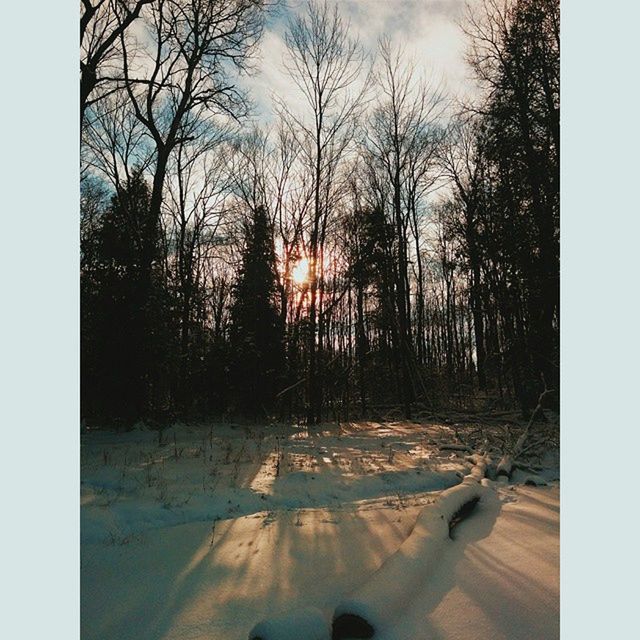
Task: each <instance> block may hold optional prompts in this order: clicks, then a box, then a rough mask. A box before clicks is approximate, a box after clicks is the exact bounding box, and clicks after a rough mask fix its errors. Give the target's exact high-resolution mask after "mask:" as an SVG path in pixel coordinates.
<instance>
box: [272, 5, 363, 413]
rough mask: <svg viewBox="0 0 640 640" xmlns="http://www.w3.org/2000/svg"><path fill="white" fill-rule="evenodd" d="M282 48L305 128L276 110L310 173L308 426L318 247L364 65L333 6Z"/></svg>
mask: <svg viewBox="0 0 640 640" xmlns="http://www.w3.org/2000/svg"><path fill="white" fill-rule="evenodd" d="M285 42H286V45H287V50H288V59H287V65H286V68H287V71H288V72H289V74H290V76H291V78H292V79H293V81H294V82H295V84H296V86H297V87H298V89H299V90H300V92H301V94H302V96H303V99H304V101H305V103H306V106H307V107H308V108H309V112H310V114H311V118H310V120H311V122H309V121H308V119H305V118H304V117H301V116H300V115H298V114H294V113H292V111H291V109H290V108H289V107H288V106H287V105H285V104H284V103H283V102H282V101H280V103H279V104H280V108H281V111H282V112H283V114H284V116H285V122H287V123H288V124H289V126H290V128H291V130H292V132H294V133H295V135H296V137H297V138H298V140H299V143H300V146H301V149H302V151H303V153H304V154H305V157H306V160H307V163H308V167H309V169H310V171H311V178H312V184H313V206H312V212H311V220H310V229H309V242H308V248H309V311H308V313H309V341H308V351H309V354H308V355H309V374H308V396H309V398H308V399H309V403H308V415H307V418H308V421H309V423H311V424H314V423H317V422H318V421H319V420H320V419H321V413H322V386H321V380H320V378H319V372H318V331H319V332H320V335H321V333H322V326H321V321H322V315H321V314H320V313H319V309H321V307H322V300H323V293H324V282H323V278H322V269H323V246H324V239H325V237H326V232H327V222H328V218H329V216H330V214H331V208H332V205H333V204H334V201H335V195H336V192H335V185H336V177H337V175H336V174H337V171H338V168H339V164H340V161H341V160H342V158H343V157H344V154H345V151H346V149H347V147H348V145H349V142H350V141H351V139H352V136H353V132H354V128H355V116H356V114H357V112H358V111H359V110H360V109H361V108H362V106H363V96H364V86H365V85H366V82H365V83H364V84H363V88H361V89H359V90H356V91H354V90H353V89H354V87H355V83H356V81H357V80H358V79H361V78H359V77H360V74H361V71H362V69H363V65H364V55H363V53H362V51H361V48H360V45H359V43H358V42H357V40H355V39H353V38H351V37H350V36H349V25H348V24H347V23H346V22H345V21H344V20H343V19H342V18H341V16H340V14H339V13H338V8H337V6H335V5H334V6H333V7H330V5H329V4H328V3H327V2H324V3H318V2H310V3H309V4H308V5H307V8H306V12H305V13H304V14H303V15H298V16H296V17H295V18H294V19H293V20H292V22H291V23H290V25H289V29H288V32H287V34H286V38H285Z"/></svg>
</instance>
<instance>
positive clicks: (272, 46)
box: [244, 0, 474, 122]
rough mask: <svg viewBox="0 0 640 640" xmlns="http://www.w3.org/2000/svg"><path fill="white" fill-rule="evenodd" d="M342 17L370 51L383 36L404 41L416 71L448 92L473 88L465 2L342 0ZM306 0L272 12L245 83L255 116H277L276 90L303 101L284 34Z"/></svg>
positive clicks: (284, 1) (292, 101) (287, 0)
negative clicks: (287, 65) (288, 66)
mask: <svg viewBox="0 0 640 640" xmlns="http://www.w3.org/2000/svg"><path fill="white" fill-rule="evenodd" d="M336 3H337V5H338V10H339V11H340V13H341V15H342V16H343V17H344V18H345V19H347V20H349V22H350V27H351V31H352V33H353V35H354V36H356V37H357V38H358V39H359V40H360V42H361V44H362V46H363V48H364V49H365V51H366V52H367V53H369V54H371V55H373V54H374V53H375V50H376V48H377V43H378V39H379V38H380V37H381V36H385V35H386V36H387V37H389V38H390V40H391V43H392V44H394V45H395V44H400V45H402V46H403V47H404V48H405V52H406V55H407V56H408V57H411V58H413V60H414V62H415V65H416V70H417V72H418V73H420V74H424V76H425V77H426V78H427V79H428V80H430V81H431V82H432V83H434V84H438V83H442V86H443V88H444V89H445V90H446V92H447V93H448V94H449V95H452V96H459V97H460V96H461V95H462V94H468V93H469V92H471V91H472V90H473V86H474V85H473V80H472V78H471V73H470V70H469V69H468V68H467V66H466V64H465V62H464V51H465V46H466V45H465V39H464V35H463V33H462V31H461V29H460V27H459V26H458V24H457V21H458V20H460V19H461V18H462V16H463V14H464V7H465V0H337V2H336ZM305 5H306V2H305V1H304V0H278V1H277V4H276V6H275V7H274V8H273V9H272V10H271V11H270V14H269V18H268V20H267V24H266V27H265V31H264V35H263V39H262V42H261V46H260V53H259V57H258V59H257V61H256V64H255V71H254V73H253V74H252V76H251V77H249V78H245V80H244V84H245V85H246V86H247V88H248V89H249V91H250V94H251V96H252V98H253V100H254V102H255V106H256V117H257V119H258V120H261V121H263V122H269V121H270V120H271V118H272V117H273V108H272V105H273V102H272V99H271V96H272V94H273V93H275V94H277V95H278V96H280V97H281V98H283V99H284V101H285V102H286V103H287V104H289V105H296V103H297V102H298V97H297V92H296V90H295V88H294V87H293V83H292V81H291V79H290V78H288V76H287V74H286V72H285V69H284V66H283V58H284V57H285V53H286V46H285V43H284V33H285V31H286V26H287V22H288V20H289V19H290V17H291V15H293V14H294V13H295V12H302V11H304V8H305Z"/></svg>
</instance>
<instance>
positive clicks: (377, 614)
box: [333, 456, 486, 640]
mask: <svg viewBox="0 0 640 640" xmlns="http://www.w3.org/2000/svg"><path fill="white" fill-rule="evenodd" d="M474 462H475V466H474V467H473V469H472V470H471V473H470V474H469V475H467V476H465V478H464V479H463V481H462V483H461V484H459V485H457V486H455V487H452V488H451V489H447V490H446V491H443V492H442V494H441V495H440V496H439V497H438V499H437V500H436V501H435V502H434V503H432V504H428V505H427V506H426V507H425V508H424V509H423V510H422V511H421V512H420V514H419V516H418V519H417V521H416V524H415V526H414V528H413V530H412V532H411V534H410V535H409V537H408V538H407V539H406V540H405V541H404V542H403V543H402V545H400V547H399V548H398V550H397V551H396V552H395V553H394V554H393V555H392V556H391V557H390V558H388V559H387V561H386V562H385V563H384V564H383V565H382V566H381V567H380V568H379V569H378V570H377V571H376V572H375V573H374V574H373V576H371V578H370V579H369V580H368V581H367V582H366V583H365V584H363V585H362V586H361V587H360V588H359V589H357V590H356V591H355V592H354V593H353V594H352V595H351V596H350V597H348V598H346V599H345V600H343V601H342V602H341V603H340V604H339V605H338V606H337V607H336V610H335V613H334V617H333V638H334V639H336V640H340V639H343V638H351V637H356V638H371V637H374V635H376V634H377V633H380V632H382V631H383V630H384V629H385V628H387V627H389V626H390V624H391V623H392V621H393V620H394V619H395V618H396V617H397V615H398V614H399V613H400V612H401V611H402V610H403V609H404V608H405V607H406V606H407V604H408V603H409V602H410V600H411V595H412V593H413V592H415V590H416V589H417V588H418V587H420V586H421V585H423V584H424V581H425V578H426V577H427V576H428V575H429V573H430V572H431V571H432V570H433V568H434V566H435V565H436V563H437V560H438V557H439V555H440V554H441V551H442V548H443V546H444V545H445V543H446V541H447V540H448V539H449V534H450V525H451V523H452V521H453V520H454V519H455V518H456V516H458V515H459V514H460V513H461V512H462V511H463V510H464V509H465V508H467V507H468V505H472V504H474V503H475V502H477V501H478V500H479V499H480V498H481V497H482V495H483V493H484V491H485V489H486V488H485V486H484V484H483V483H481V480H482V478H483V477H484V474H485V471H486V460H485V459H484V458H481V457H479V456H478V457H475V458H474Z"/></svg>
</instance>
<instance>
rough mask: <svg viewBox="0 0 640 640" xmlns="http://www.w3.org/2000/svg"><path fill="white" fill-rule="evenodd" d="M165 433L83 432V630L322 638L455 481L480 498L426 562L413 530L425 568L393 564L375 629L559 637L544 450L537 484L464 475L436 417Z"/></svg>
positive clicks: (428, 524) (552, 495) (550, 470)
mask: <svg viewBox="0 0 640 640" xmlns="http://www.w3.org/2000/svg"><path fill="white" fill-rule="evenodd" d="M173 433H174V432H173V430H172V431H169V432H167V433H165V434H164V438H163V439H164V441H165V442H166V443H167V444H165V445H164V446H158V440H157V434H155V433H153V432H147V431H144V430H138V431H135V432H131V433H128V434H114V433H98V432H92V433H87V434H85V435H83V441H82V502H83V506H82V509H81V512H82V531H81V535H82V547H81V556H82V557H81V561H82V564H81V595H82V602H81V605H82V606H81V630H82V637H83V638H85V639H87V640H92V639H96V640H97V639H103V640H111V639H113V640H115V639H118V640H129V639H131V640H133V639H134V638H135V639H136V640H152V639H153V640H160V639H163V640H182V639H187V638H189V639H192V640H193V639H202V640H246V639H247V638H248V637H249V635H250V633H252V630H253V633H254V634H255V633H256V632H257V631H259V632H260V633H262V634H264V636H259V637H264V638H265V640H271V639H273V640H275V639H276V638H278V639H281V640H284V639H286V638H289V637H298V638H305V639H311V638H313V637H315V636H314V635H312V634H314V633H316V634H317V637H318V638H323V637H328V636H327V635H326V634H327V633H328V629H329V625H330V621H331V619H332V618H333V616H334V613H335V611H336V608H337V607H338V606H339V605H340V603H344V602H345V601H346V600H347V598H348V597H349V594H351V595H354V594H357V593H359V590H360V589H361V588H362V585H366V584H374V583H378V586H377V587H376V588H377V589H379V590H384V587H383V586H381V585H380V582H382V580H380V579H378V578H375V576H376V575H379V574H380V572H384V571H386V570H385V569H384V567H385V566H389V564H390V563H392V562H393V561H392V560H391V558H394V557H398V552H399V550H400V549H402V548H405V549H408V548H410V547H411V545H412V544H414V543H408V541H409V540H411V538H412V537H414V536H415V534H416V532H418V531H423V532H424V531H426V530H429V531H432V530H433V529H434V526H435V525H434V523H433V521H432V520H433V514H434V513H436V512H437V510H440V513H441V514H442V515H445V516H447V517H448V516H450V514H451V513H453V512H454V511H455V509H456V508H458V505H459V499H460V500H462V498H463V496H462V494H463V493H465V492H466V491H468V489H467V488H466V487H468V486H473V487H474V490H479V491H482V494H483V495H482V500H481V501H480V503H479V505H478V506H477V507H476V509H475V511H474V512H473V514H472V515H471V516H470V517H469V518H468V519H466V520H465V521H464V522H462V523H461V524H459V525H458V526H457V527H456V529H455V531H454V535H453V539H449V538H448V530H447V531H445V529H444V528H443V527H440V529H439V530H438V535H439V538H438V545H437V546H438V552H437V554H436V556H434V561H433V562H429V563H425V562H424V553H423V549H422V551H421V550H420V548H419V547H421V545H422V543H418V542H415V544H416V549H415V550H414V552H415V553H417V554H418V556H419V557H420V559H421V563H422V567H423V571H422V573H420V572H419V571H416V572H415V575H414V577H413V578H412V579H411V580H410V581H409V580H408V579H407V580H405V578H408V576H403V577H402V579H401V578H398V579H397V580H395V579H393V580H394V581H393V582H392V583H391V584H392V585H395V587H394V589H391V590H390V591H391V592H392V593H393V592H395V593H396V594H398V596H397V597H398V598H404V602H403V605H402V614H401V615H394V611H397V610H398V608H396V609H394V610H393V611H389V614H388V615H385V616H382V619H381V620H380V622H381V629H380V631H379V633H378V634H377V635H376V636H375V637H376V638H378V637H380V638H383V640H385V639H386V640H392V639H393V640H402V639H403V638H406V639H407V640H408V639H409V638H412V639H413V640H422V639H424V640H427V638H434V637H437V638H439V639H440V640H456V639H458V640H464V639H465V638H466V639H469V640H474V639H475V638H479V637H491V638H492V639H495V640H500V639H504V640H507V639H508V640H525V638H526V639H527V640H531V638H536V639H537V640H553V639H554V638H557V637H558V633H557V626H558V588H557V578H558V554H557V549H558V507H557V505H558V484H557V482H555V480H556V479H557V477H558V476H557V454H556V453H553V454H552V455H550V457H549V458H548V459H545V460H541V461H539V462H540V470H539V471H537V474H538V475H539V476H540V477H542V478H544V479H545V480H546V481H547V482H548V483H549V486H546V487H530V486H522V485H520V484H517V481H518V477H519V476H518V474H517V473H516V474H514V482H516V484H512V485H506V484H503V483H498V482H490V481H483V482H482V483H481V484H480V485H478V483H476V482H474V483H473V485H472V484H471V483H470V482H469V481H465V482H464V483H460V477H459V476H463V475H466V474H469V472H470V471H471V470H472V465H473V464H474V462H477V461H478V460H477V459H476V458H473V459H465V457H463V456H465V455H466V454H465V453H464V452H462V451H461V452H460V453H459V454H457V453H456V452H450V451H447V452H446V453H445V452H441V451H440V450H439V448H438V445H439V444H441V443H442V441H443V440H447V439H449V440H451V441H453V440H454V437H453V433H451V431H450V430H448V429H447V427H444V426H441V425H416V424H411V423H394V424H376V423H367V424H354V425H343V426H342V427H341V428H338V427H335V426H325V427H322V428H320V429H319V430H317V431H307V430H305V429H301V428H297V427H287V428H285V427H276V426H273V425H272V426H269V427H251V428H248V427H241V426H234V425H226V426H225V425H216V427H215V428H213V429H210V428H209V427H208V426H184V425H182V426H178V427H177V428H176V429H175V434H176V442H175V446H174V440H173ZM276 440H277V442H276ZM278 450H279V451H280V452H281V454H280V455H281V458H280V465H279V468H280V470H279V472H278V474H277V475H276V467H277V460H276V457H275V456H276V453H277V451H278ZM390 451H393V454H390ZM176 453H177V455H176ZM418 472H420V473H418ZM457 474H458V475H457ZM523 475H526V474H524V473H523ZM529 475H531V474H529ZM510 487H512V488H510ZM439 496H440V497H439ZM447 496H458V497H456V498H455V499H454V498H447ZM467 497H468V496H464V498H465V499H466V498H467ZM229 501H231V502H229ZM427 505H429V507H433V508H425V507H427ZM426 513H431V514H432V515H430V516H427V515H425V514H426ZM421 514H423V515H422V516H421ZM438 526H439V525H438ZM412 532H413V533H412ZM416 540H417V538H416ZM385 581H386V579H385ZM409 582H411V584H412V586H410V587H409V586H407V584H408V583H409ZM374 590H375V589H374ZM261 620H262V621H264V624H263V625H262V626H259V623H260V621H261ZM321 622H322V623H323V624H322V625H321ZM296 628H297V629H298V631H297V632H296V631H295V629H296ZM323 633H324V634H325V635H324V636H323V635H322V634H323ZM267 634H268V635H267ZM287 634H288V635H287ZM292 634H293V635H292ZM296 634H297V635H296Z"/></svg>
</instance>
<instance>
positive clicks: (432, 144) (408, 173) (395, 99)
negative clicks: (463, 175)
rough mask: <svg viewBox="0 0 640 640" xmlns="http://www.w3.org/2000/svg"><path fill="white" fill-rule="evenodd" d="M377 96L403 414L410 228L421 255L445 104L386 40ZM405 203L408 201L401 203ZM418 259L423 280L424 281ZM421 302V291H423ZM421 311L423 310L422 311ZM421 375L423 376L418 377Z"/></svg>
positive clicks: (375, 127)
mask: <svg viewBox="0 0 640 640" xmlns="http://www.w3.org/2000/svg"><path fill="white" fill-rule="evenodd" d="M376 85H377V87H378V89H379V95H380V97H379V99H378V101H377V103H376V106H375V109H374V113H373V119H372V124H371V126H370V128H369V130H368V135H367V143H366V145H367V148H368V149H369V155H370V158H371V161H372V163H375V164H377V165H378V166H379V167H380V168H381V170H382V173H383V175H384V178H385V179H386V180H387V181H388V183H389V185H390V196H391V203H390V204H391V210H392V212H393V224H394V227H395V235H396V242H397V268H396V278H395V279H396V283H395V286H396V310H397V325H398V327H397V330H398V345H397V349H395V357H396V361H397V363H398V366H399V369H400V371H401V373H402V394H403V406H404V413H405V416H406V417H407V418H408V417H410V414H411V408H410V404H411V400H412V397H411V396H412V394H411V390H412V388H413V387H415V382H416V380H415V378H416V375H415V373H416V372H415V371H414V373H413V374H412V365H415V356H414V352H413V344H412V340H411V326H410V321H411V300H410V298H411V296H410V284H409V271H408V265H409V245H408V232H409V226H410V224H411V226H412V229H413V232H414V236H415V239H416V249H417V254H418V256H419V255H420V240H419V226H418V219H417V217H418V207H417V201H418V198H419V196H420V195H421V193H423V192H424V191H426V190H427V189H428V188H430V187H431V186H433V184H434V182H435V178H434V177H433V176H432V175H431V172H432V170H433V168H434V167H435V162H434V161H435V150H436V149H437V144H438V143H439V140H440V135H439V126H438V120H439V119H440V118H441V117H442V115H443V112H444V108H445V103H444V99H443V96H442V93H441V91H439V90H438V88H437V87H432V86H430V85H429V83H427V82H426V81H424V80H423V79H422V80H421V79H420V78H418V77H416V73H415V67H414V65H413V64H411V63H406V62H405V61H404V60H403V51H402V49H394V48H393V47H392V46H391V43H390V41H389V40H388V39H386V38H383V39H382V40H381V42H380V62H379V65H378V69H377V73H376ZM403 201H404V202H403ZM422 275H423V274H422V265H421V263H420V273H419V281H422ZM419 299H420V306H421V307H422V306H423V300H424V296H423V292H422V291H420V298H419ZM421 312H422V309H421ZM418 377H419V376H418Z"/></svg>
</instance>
